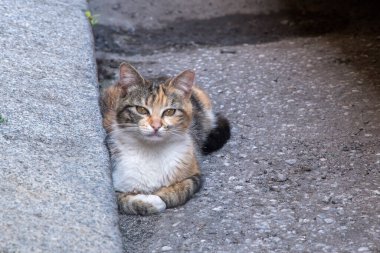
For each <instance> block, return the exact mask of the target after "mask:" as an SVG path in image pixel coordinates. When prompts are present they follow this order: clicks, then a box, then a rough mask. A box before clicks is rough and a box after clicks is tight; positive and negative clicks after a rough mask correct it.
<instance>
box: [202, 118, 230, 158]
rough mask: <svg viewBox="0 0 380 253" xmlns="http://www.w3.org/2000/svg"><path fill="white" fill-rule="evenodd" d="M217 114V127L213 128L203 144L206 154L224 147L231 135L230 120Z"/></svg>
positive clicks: (203, 150)
mask: <svg viewBox="0 0 380 253" xmlns="http://www.w3.org/2000/svg"><path fill="white" fill-rule="evenodd" d="M215 116H216V122H215V127H214V128H212V129H211V131H210V133H209V134H208V136H207V139H206V141H205V142H204V144H203V146H202V152H203V154H205V155H207V154H210V153H211V152H214V151H217V150H218V149H220V148H222V147H223V145H224V144H226V142H227V141H228V139H229V138H230V137H231V130H230V124H229V122H228V120H227V119H226V118H225V117H223V116H222V115H221V114H216V115H215Z"/></svg>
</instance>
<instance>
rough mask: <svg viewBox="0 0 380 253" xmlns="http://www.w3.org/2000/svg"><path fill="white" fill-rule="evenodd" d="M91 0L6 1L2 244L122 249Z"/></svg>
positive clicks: (2, 18) (0, 43)
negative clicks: (87, 12)
mask: <svg viewBox="0 0 380 253" xmlns="http://www.w3.org/2000/svg"><path fill="white" fill-rule="evenodd" d="M86 9H87V4H86V1H85V0H80V1H78V0H71V1H58V0H50V1H45V0H31V1H29V0H28V1H27V0H16V1H13V0H3V1H1V2H0V13H2V15H0V47H1V50H0V58H1V61H0V86H1V89H0V97H1V99H0V114H1V116H2V118H5V119H6V121H5V122H3V120H2V121H0V122H2V123H0V147H1V148H0V149H1V151H0V196H1V198H0V206H1V207H0V230H1V233H0V252H121V251H122V250H121V249H122V245H121V238H120V232H119V229H118V217H117V210H116V205H115V199H114V194H113V189H112V185H111V177H110V172H109V170H108V154H107V150H106V149H105V147H104V145H103V138H104V132H103V130H102V127H101V117H100V114H99V109H98V103H97V101H98V88H97V78H96V63H95V61H94V56H93V41H92V35H91V31H90V26H89V24H88V21H87V20H86V17H85V15H84V11H85V10H86Z"/></svg>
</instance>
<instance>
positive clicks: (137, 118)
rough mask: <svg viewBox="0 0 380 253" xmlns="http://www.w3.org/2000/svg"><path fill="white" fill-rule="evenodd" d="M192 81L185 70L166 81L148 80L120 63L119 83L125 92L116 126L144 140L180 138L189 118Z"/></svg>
mask: <svg viewBox="0 0 380 253" xmlns="http://www.w3.org/2000/svg"><path fill="white" fill-rule="evenodd" d="M193 81H194V73H193V72H191V71H188V72H186V71H185V72H183V73H182V74H180V75H179V76H177V77H175V78H173V79H169V80H167V81H166V82H165V83H151V82H148V81H146V80H144V79H143V78H142V77H141V76H140V75H139V74H138V73H137V71H136V70H135V69H133V68H132V67H131V66H130V65H124V66H123V65H122V66H121V67H120V80H119V84H118V85H122V86H124V89H125V93H124V94H123V95H122V98H121V99H120V102H119V105H118V113H117V124H118V129H120V130H121V131H123V134H126V135H128V136H131V137H133V138H137V139H139V140H143V141H152V142H157V141H164V140H176V139H181V138H183V136H184V134H185V133H186V132H187V131H188V129H189V127H190V124H191V120H192V105H191V102H190V94H191V87H192V84H193Z"/></svg>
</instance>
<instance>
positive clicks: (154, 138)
mask: <svg viewBox="0 0 380 253" xmlns="http://www.w3.org/2000/svg"><path fill="white" fill-rule="evenodd" d="M145 138H147V139H148V140H152V141H160V140H162V139H163V138H164V136H163V134H162V133H160V132H153V133H150V134H147V135H145Z"/></svg>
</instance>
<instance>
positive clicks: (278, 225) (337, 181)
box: [93, 0, 380, 253]
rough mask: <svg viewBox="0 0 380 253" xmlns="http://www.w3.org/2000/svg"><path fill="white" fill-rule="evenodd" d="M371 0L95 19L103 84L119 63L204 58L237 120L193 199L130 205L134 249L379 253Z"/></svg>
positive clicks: (127, 225) (178, 63) (207, 75)
mask: <svg viewBox="0 0 380 253" xmlns="http://www.w3.org/2000/svg"><path fill="white" fill-rule="evenodd" d="M96 2H97V1H94V2H93V4H94V5H93V8H94V10H95V11H96V10H97V11H99V12H100V13H101V10H100V9H96V8H95V7H97V6H96ZM118 2H119V1H117V0H114V1H113V3H114V4H122V3H118ZM151 2H153V1H151ZM174 2H176V3H179V1H174ZM322 2H323V1H322ZM367 3H368V2H366V1H365V2H364V3H361V4H360V5H357V3H355V1H352V2H350V5H348V6H342V8H339V6H338V8H335V7H334V8H335V9H334V8H333V7H332V8H331V9H329V10H326V11H323V12H310V13H309V12H302V11H300V12H297V11H291V12H290V11H288V10H281V9H280V12H276V13H272V14H265V13H264V14H258V13H253V14H249V13H245V14H244V15H243V14H236V15H232V13H227V15H226V16H217V17H215V16H211V17H209V18H210V19H208V20H206V19H205V18H207V17H200V18H199V19H198V18H197V16H196V15H195V18H197V19H194V20H193V19H192V18H191V16H184V17H182V18H183V19H184V20H185V21H180V22H179V21H178V20H177V21H173V22H171V23H170V22H169V21H167V20H169V18H170V17H165V20H164V21H162V22H161V23H162V24H160V25H159V26H158V27H154V29H153V28H152V27H150V25H149V24H148V25H147V27H144V23H143V22H142V23H139V22H137V21H136V19H138V18H139V13H140V12H139V8H143V7H144V6H140V7H139V6H138V4H136V3H134V4H132V1H131V6H134V7H133V8H135V9H133V8H132V10H130V12H133V11H135V13H136V15H135V16H134V19H133V18H131V17H130V16H129V15H130V14H129V13H130V12H128V13H127V14H125V15H124V16H123V17H124V18H126V19H127V21H126V23H128V26H124V27H123V26H116V25H111V26H110V24H107V23H106V22H105V23H101V24H100V25H99V26H98V27H95V29H94V33H95V39H96V42H97V57H98V63H99V66H98V67H99V78H100V81H101V83H102V84H103V85H107V83H109V82H110V81H111V80H112V79H114V78H115V73H116V69H117V66H118V64H119V63H120V62H121V61H128V62H130V63H132V64H133V65H135V66H136V67H137V68H138V69H139V70H140V71H141V72H142V73H143V74H144V75H146V76H148V77H151V78H158V77H162V76H166V75H174V74H176V73H178V72H180V71H181V70H184V69H188V68H193V69H195V70H196V73H197V82H198V83H199V85H201V86H202V87H204V88H205V89H206V90H207V91H208V92H209V93H210V95H211V97H212V99H213V101H214V106H215V110H216V111H220V112H222V113H224V114H225V115H226V116H227V117H228V118H229V119H230V121H231V122H232V133H233V136H232V139H231V140H230V142H229V143H228V144H227V145H226V146H225V147H224V148H223V149H222V150H221V151H219V152H217V153H214V154H211V155H210V156H206V157H204V159H203V160H202V170H203V177H204V180H205V184H204V187H203V189H202V190H201V191H200V192H199V193H198V194H197V195H196V196H195V197H194V198H193V199H192V200H190V201H189V202H188V203H187V204H185V205H184V206H181V207H179V208H174V209H169V210H166V211H165V212H164V213H162V214H160V215H156V216H150V217H139V216H124V215H121V216H120V227H121V231H122V234H123V240H124V247H125V252H161V251H167V252H373V253H378V252H380V138H379V137H380V72H379V69H380V25H379V24H380V22H379V20H378V18H377V17H376V15H373V10H375V9H376V8H375V7H376V4H374V5H375V6H373V5H369V6H368V5H367ZM179 4H180V3H179ZM135 5H137V7H136V6H135ZM94 6H95V7H94ZM125 6H128V2H126V3H125ZM322 6H323V5H322ZM241 7H242V6H241ZM144 8H145V7H144ZM160 8H165V7H156V8H152V9H151V10H152V12H153V14H152V17H153V18H154V17H155V16H154V15H155V14H154V13H155V12H156V11H155V10H157V9H159V10H157V12H158V13H160V11H162V10H160ZM313 8H314V7H313ZM119 9H120V8H119ZM119 9H118V8H115V9H114V11H115V12H117V11H118V10H119ZM339 10H341V11H339ZM168 15H170V14H168ZM103 18H104V17H103ZM144 18H146V16H144ZM174 18H178V17H176V16H174ZM174 18H173V19H174ZM141 19H143V18H142V17H141ZM133 20H135V21H133ZM159 21H160V20H158V21H157V22H159ZM131 24H132V25H131ZM208 25H209V26H208ZM131 27H132V28H133V29H131Z"/></svg>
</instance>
